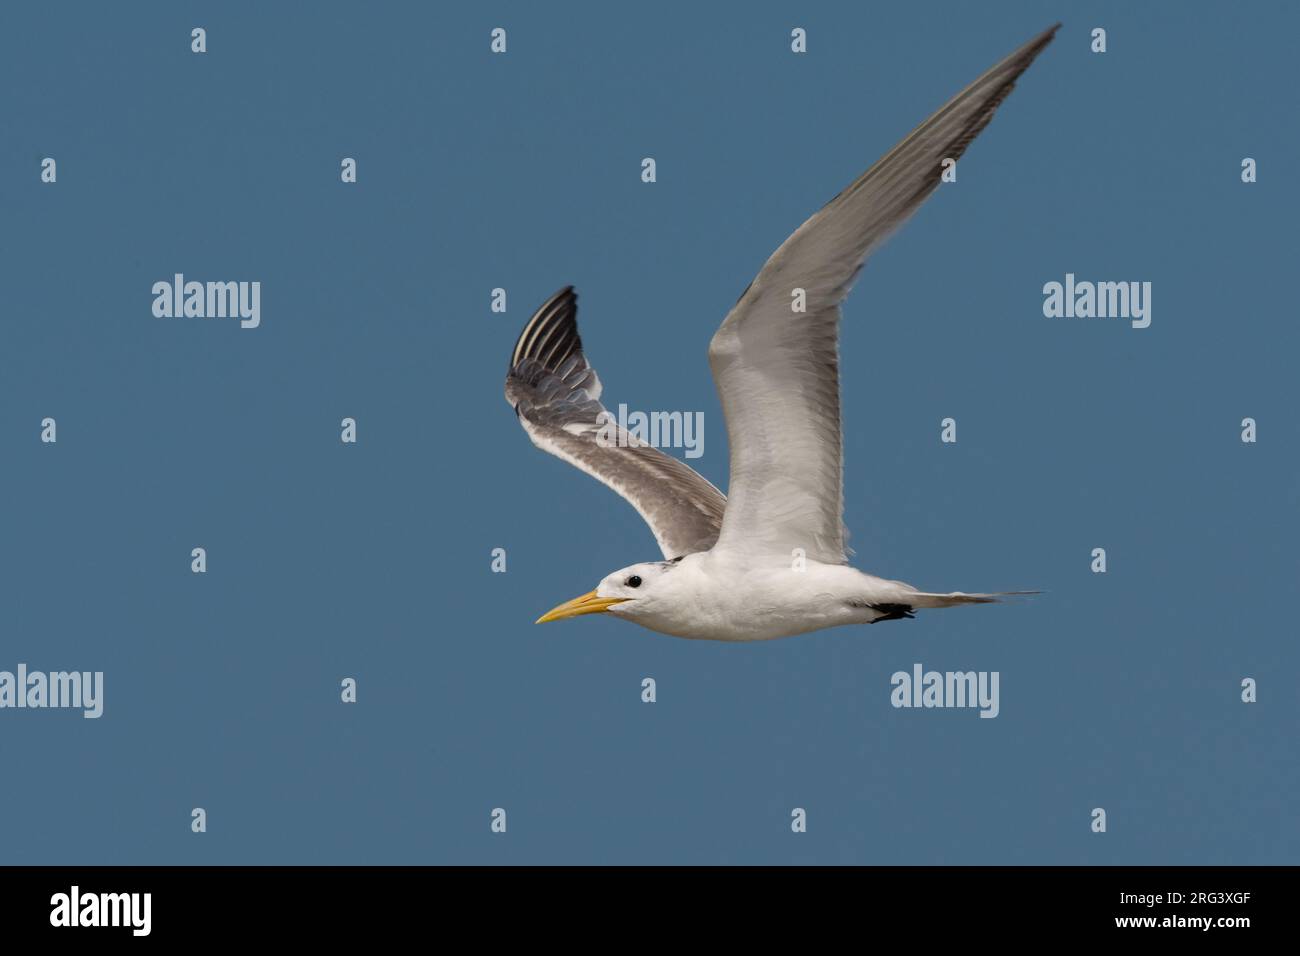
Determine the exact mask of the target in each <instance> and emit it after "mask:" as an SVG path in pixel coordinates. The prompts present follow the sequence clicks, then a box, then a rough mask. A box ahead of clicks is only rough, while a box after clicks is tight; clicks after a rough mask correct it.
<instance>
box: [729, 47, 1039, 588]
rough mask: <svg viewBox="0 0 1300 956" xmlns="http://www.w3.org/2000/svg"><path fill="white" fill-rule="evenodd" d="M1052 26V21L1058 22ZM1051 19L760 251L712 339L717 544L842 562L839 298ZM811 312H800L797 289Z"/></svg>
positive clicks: (956, 150) (995, 100)
mask: <svg viewBox="0 0 1300 956" xmlns="http://www.w3.org/2000/svg"><path fill="white" fill-rule="evenodd" d="M1057 26H1059V24H1058V25H1057ZM1056 29H1057V27H1053V28H1052V29H1050V30H1048V31H1046V32H1045V33H1043V34H1041V35H1039V36H1038V37H1036V38H1034V39H1033V40H1031V41H1029V42H1028V43H1026V44H1025V45H1024V46H1022V47H1021V48H1020V49H1019V50H1017V51H1016V52H1014V53H1012V54H1011V55H1010V56H1008V57H1007V58H1006V59H1004V60H1002V62H1000V63H998V64H997V65H996V66H994V67H993V68H992V69H990V70H989V71H988V72H986V73H985V74H984V75H983V76H981V77H980V78H979V79H978V80H976V81H975V82H974V83H972V84H971V85H970V86H968V87H967V88H966V89H964V90H962V92H960V93H958V94H957V96H955V97H954V98H953V99H952V100H951V101H950V102H949V103H948V104H947V105H946V106H944V107H943V108H942V109H940V110H939V111H938V112H937V113H935V114H934V115H933V116H931V117H930V118H929V119H927V120H926V121H925V122H924V123H922V124H921V125H920V126H918V127H917V128H916V129H915V130H913V131H912V133H911V134H910V135H909V136H908V137H907V138H906V139H904V140H903V141H902V142H901V143H899V144H898V145H897V146H895V147H894V148H893V149H892V150H890V151H889V152H888V153H887V154H886V155H885V156H884V158H883V159H881V160H880V161H879V162H877V163H876V164H875V165H874V166H872V167H871V168H870V169H868V170H867V171H866V172H865V173H863V174H862V175H861V176H860V177H859V178H858V179H857V181H855V182H854V183H853V184H852V185H850V186H849V187H848V188H847V189H845V190H844V191H843V192H842V193H840V194H839V195H838V196H836V197H835V198H834V199H832V200H831V201H830V202H829V203H827V204H826V206H824V207H823V208H822V209H821V210H820V211H819V212H817V213H816V214H815V215H814V216H813V217H812V218H811V219H809V220H808V221H807V222H805V223H804V224H803V225H802V226H800V227H799V228H798V229H797V230H796V231H795V233H794V234H793V235H792V236H790V238H789V239H787V240H786V241H785V242H784V243H783V244H782V245H781V247H780V248H779V249H777V250H776V252H774V253H773V254H772V257H771V258H770V259H768V260H767V263H766V264H765V265H764V266H763V268H762V270H761V271H760V272H759V273H758V276H757V277H756V278H755V279H754V281H753V282H752V283H751V284H750V286H749V288H748V289H746V290H745V292H744V294H743V295H742V296H741V297H740V301H739V302H737V303H736V305H735V306H734V307H733V308H732V310H731V312H730V313H729V314H728V315H727V318H726V319H725V320H724V321H723V323H722V325H721V327H720V328H719V329H718V331H717V333H716V334H715V335H714V336H713V341H712V342H711V343H710V345H709V364H710V365H711V366H712V368H713V378H714V382H715V383H716V385H717V388H718V393H719V395H720V396H721V398H722V408H723V412H724V413H725V415H726V419H727V434H728V436H729V441H730V446H731V484H730V487H729V488H728V492H727V493H728V503H727V511H726V517H725V518H724V520H723V522H722V533H721V535H720V536H719V539H718V543H717V546H716V547H717V549H718V550H720V551H721V550H727V551H743V552H745V553H749V554H753V553H756V552H764V553H766V552H771V553H775V552H781V553H783V554H785V555H789V554H790V553H791V552H792V551H793V550H794V549H796V548H801V549H803V551H804V553H805V555H806V556H807V557H809V558H813V559H816V560H819V561H823V562H827V563H842V562H844V561H845V559H846V558H845V533H844V526H843V512H844V507H843V506H844V489H843V474H842V446H841V433H840V399H839V369H838V365H839V359H838V353H839V319H840V303H841V302H842V301H843V300H844V297H845V296H846V295H847V294H848V291H849V288H850V287H851V286H852V284H853V281H854V280H855V279H856V278H857V275H858V272H859V270H860V269H861V268H862V264H863V262H864V260H865V259H866V257H867V256H868V255H869V254H870V253H871V252H872V250H873V249H875V248H876V247H877V246H878V245H879V244H880V243H881V242H882V241H883V240H884V239H885V238H886V237H887V236H888V235H889V234H890V233H891V232H892V231H893V230H894V229H896V228H897V227H898V226H900V225H902V223H903V222H905V221H906V220H907V219H908V218H909V217H910V216H911V215H912V213H914V212H915V211H916V210H917V208H918V207H919V206H920V205H921V203H922V202H923V201H924V200H925V198H926V197H927V196H928V195H930V193H931V192H932V191H933V190H934V189H935V187H936V186H938V185H939V182H940V177H941V175H942V173H943V168H942V163H943V160H945V159H953V160H956V159H957V158H958V157H960V156H961V155H962V153H963V152H965V150H966V147H967V146H969V145H970V143H971V141H972V140H973V139H974V138H975V137H976V135H978V134H979V132H980V131H981V130H982V129H983V128H984V127H985V126H986V125H987V124H988V122H989V120H990V119H991V118H992V116H993V112H994V110H995V109H996V108H997V106H998V104H1000V103H1001V102H1002V100H1003V99H1005V98H1006V96H1007V94H1008V93H1010V92H1011V88H1012V86H1013V85H1014V84H1015V81H1016V79H1017V78H1018V77H1019V76H1020V74H1021V73H1023V72H1024V71H1025V69H1026V68H1027V67H1028V66H1029V64H1030V63H1031V62H1033V60H1034V57H1035V56H1037V55H1038V53H1039V52H1040V51H1041V50H1042V49H1043V47H1045V46H1046V45H1047V44H1048V43H1049V42H1050V41H1051V39H1052V35H1053V34H1054V33H1055V32H1056ZM796 289H802V290H804V295H805V296H806V302H805V305H806V311H804V312H796V311H794V305H795V299H794V290H796Z"/></svg>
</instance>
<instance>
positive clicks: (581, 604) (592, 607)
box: [537, 591, 631, 624]
mask: <svg viewBox="0 0 1300 956" xmlns="http://www.w3.org/2000/svg"><path fill="white" fill-rule="evenodd" d="M628 600H631V599H630V598H603V597H596V592H595V591H588V592H587V593H586V594H583V595H582V596H580V597H576V598H574V599H573V600H572V601H565V602H564V603H563V604H561V605H560V606H559V607H553V608H551V609H550V610H549V611H547V612H546V613H545V614H543V615H542V616H541V617H539V618H538V619H537V623H538V624H545V623H546V622H548V621H562V620H564V619H565V618H566V617H579V616H581V615H583V614H602V613H604V612H605V611H607V610H609V608H611V607H612V606H613V605H615V604H622V603H623V602H624V601H628Z"/></svg>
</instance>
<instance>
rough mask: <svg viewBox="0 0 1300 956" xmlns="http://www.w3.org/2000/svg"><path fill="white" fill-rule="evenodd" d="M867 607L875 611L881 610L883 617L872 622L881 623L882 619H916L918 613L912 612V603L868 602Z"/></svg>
mask: <svg viewBox="0 0 1300 956" xmlns="http://www.w3.org/2000/svg"><path fill="white" fill-rule="evenodd" d="M867 607H869V608H871V610H873V611H879V612H880V613H881V614H882V615H884V616H883V617H878V618H876V619H875V620H874V621H872V622H871V623H872V624H879V623H880V622H881V621H901V620H903V619H904V618H910V619H915V617H916V615H915V614H913V613H912V610H913V609H912V605H910V604H868V605H867Z"/></svg>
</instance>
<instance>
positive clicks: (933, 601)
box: [907, 591, 1041, 608]
mask: <svg viewBox="0 0 1300 956" xmlns="http://www.w3.org/2000/svg"><path fill="white" fill-rule="evenodd" d="M1039 593H1041V592H1039V591H991V592H989V593H988V594H964V593H962V592H961V591H953V592H951V593H949V594H927V593H926V592H924V591H917V592H915V593H914V594H909V595H907V603H909V604H910V605H912V607H914V608H916V607H956V606H957V605H959V604H996V603H997V602H999V601H1001V600H1002V599H1003V598H1007V597H1022V596H1025V595H1029V594H1039Z"/></svg>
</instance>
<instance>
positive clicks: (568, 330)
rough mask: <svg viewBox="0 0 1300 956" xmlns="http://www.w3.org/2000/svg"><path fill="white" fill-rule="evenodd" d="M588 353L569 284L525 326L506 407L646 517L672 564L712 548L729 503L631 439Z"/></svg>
mask: <svg viewBox="0 0 1300 956" xmlns="http://www.w3.org/2000/svg"><path fill="white" fill-rule="evenodd" d="M600 391H601V386H600V379H599V378H597V377H596V370H595V369H593V368H592V367H591V366H590V365H589V364H588V363H587V359H586V356H584V355H583V353H582V340H581V339H579V338H578V297H577V295H576V294H575V293H574V291H573V287H572V286H569V287H566V288H564V289H561V290H560V291H559V292H557V293H555V295H553V296H551V298H550V299H548V300H547V301H546V302H545V303H544V304H543V305H542V307H541V308H540V309H538V310H537V312H536V314H535V315H533V317H532V318H531V319H530V320H529V321H528V324H527V325H525V326H524V330H523V332H521V333H520V335H519V341H518V342H517V343H515V351H514V354H513V355H512V356H511V358H510V371H509V373H508V374H507V375H506V401H508V402H509V403H510V404H511V405H512V406H514V409H515V413H516V414H517V415H518V416H519V422H520V424H521V425H523V426H524V431H526V432H527V433H528V437H529V438H531V439H532V440H533V444H534V445H536V446H537V447H538V448H540V449H542V450H543V451H548V452H550V453H551V454H552V455H555V456H556V457H557V458H562V459H564V460H565V461H567V462H568V463H569V464H571V465H575V466H577V467H578V468H581V469H582V470H583V471H585V472H586V473H587V474H589V475H591V476H592V477H593V478H596V479H597V480H599V481H601V482H602V483H604V484H605V485H606V486H607V487H609V488H612V489H613V490H614V491H616V492H618V494H620V495H622V496H623V497H624V498H626V499H627V500H628V502H629V503H631V505H632V507H634V508H636V510H637V511H638V512H640V514H641V517H642V518H644V519H645V521H646V524H648V525H649V526H650V530H651V531H652V532H654V536H655V540H656V541H658V542H659V547H660V549H661V550H662V551H663V553H664V557H665V558H669V559H671V558H678V557H681V556H682V555H685V554H691V553H692V552H695V551H707V550H708V549H709V548H711V547H713V542H714V541H716V540H717V538H718V530H719V529H720V528H721V527H722V513H723V510H724V509H725V507H726V504H727V499H726V497H725V496H724V495H723V494H722V492H720V491H719V490H718V489H717V488H715V487H713V485H711V484H709V482H708V481H706V480H705V479H704V478H702V477H701V476H700V475H699V474H698V473H696V472H695V471H694V470H693V469H692V468H690V467H689V466H688V465H686V464H684V463H682V462H681V461H679V460H678V459H676V458H673V457H672V456H670V455H665V454H664V453H663V452H661V451H659V449H657V448H655V447H653V446H651V445H648V444H646V443H645V442H643V441H641V440H640V439H638V438H636V437H634V436H632V435H630V434H628V432H626V431H625V430H623V429H622V428H620V427H619V426H618V423H617V421H615V419H614V417H613V416H612V415H610V413H609V412H607V411H606V410H605V407H604V406H603V405H601V404H600Z"/></svg>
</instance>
